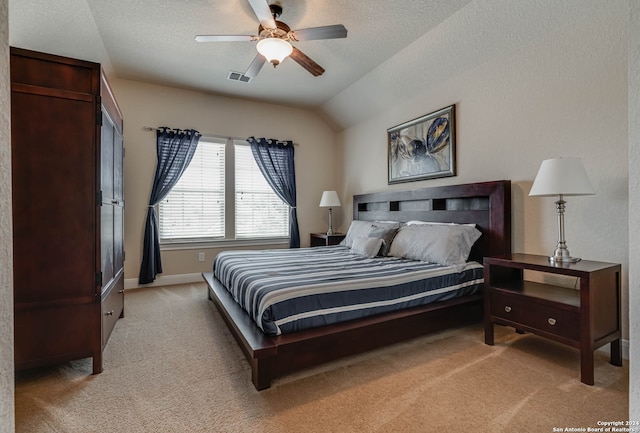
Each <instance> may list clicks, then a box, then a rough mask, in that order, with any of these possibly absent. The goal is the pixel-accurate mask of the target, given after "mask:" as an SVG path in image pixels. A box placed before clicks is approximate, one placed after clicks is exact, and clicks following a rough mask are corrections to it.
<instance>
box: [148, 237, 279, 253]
mask: <svg viewBox="0 0 640 433" xmlns="http://www.w3.org/2000/svg"><path fill="white" fill-rule="evenodd" d="M288 244H289V238H272V239H225V240H218V241H201V242H179V241H176V242H163V243H161V244H160V250H161V251H172V250H201V249H219V248H225V247H259V246H267V245H288Z"/></svg>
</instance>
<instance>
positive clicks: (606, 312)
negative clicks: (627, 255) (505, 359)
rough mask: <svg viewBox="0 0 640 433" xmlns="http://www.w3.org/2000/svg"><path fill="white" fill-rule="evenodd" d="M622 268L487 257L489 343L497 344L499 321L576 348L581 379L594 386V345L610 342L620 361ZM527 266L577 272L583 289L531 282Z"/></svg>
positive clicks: (525, 256)
mask: <svg viewBox="0 0 640 433" xmlns="http://www.w3.org/2000/svg"><path fill="white" fill-rule="evenodd" d="M620 269H621V267H620V265H619V264H614V263H602V262H594V261H588V260H582V261H580V262H578V263H566V264H565V263H562V264H553V263H550V262H549V260H548V258H547V257H546V256H538V255H532V254H512V255H510V256H509V257H485V259H484V281H485V289H484V332H485V334H484V341H485V343H486V344H488V345H493V343H494V341H493V340H494V339H493V325H494V323H497V324H501V325H507V326H512V327H514V328H516V330H517V331H518V332H522V331H526V332H532V333H534V334H537V335H540V336H542V337H546V338H549V339H551V340H554V341H558V342H560V343H564V344H567V345H569V346H572V347H576V348H578V349H579V350H580V380H581V381H582V382H583V383H586V384H587V385H593V383H594V378H593V352H594V350H596V349H597V348H599V347H601V346H604V345H605V344H607V343H611V364H613V365H617V366H621V365H622V347H621V345H620V338H621V332H620V328H621V327H620ZM525 270H526V271H530V272H540V273H543V274H555V275H566V276H571V277H576V278H578V279H579V290H574V289H571V288H565V287H561V286H557V285H554V284H547V283H539V282H534V281H527V280H526V279H525V278H524V276H523V274H524V272H523V271H525ZM535 279H536V280H538V278H535ZM547 279H549V278H547ZM543 280H544V278H543Z"/></svg>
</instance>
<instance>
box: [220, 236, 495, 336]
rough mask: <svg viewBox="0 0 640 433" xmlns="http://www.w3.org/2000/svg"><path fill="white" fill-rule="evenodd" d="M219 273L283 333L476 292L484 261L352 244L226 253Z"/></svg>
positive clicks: (268, 328)
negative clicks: (433, 258)
mask: <svg viewBox="0 0 640 433" xmlns="http://www.w3.org/2000/svg"><path fill="white" fill-rule="evenodd" d="M213 271H214V274H215V276H216V277H217V279H218V280H219V281H220V282H221V283H222V284H223V285H224V286H225V287H226V288H227V290H228V291H229V292H230V293H231V294H232V295H233V297H234V299H235V300H236V302H238V303H239V304H240V305H241V306H242V308H244V310H245V311H247V313H249V315H250V316H251V317H252V318H253V320H254V321H255V322H256V323H257V325H258V326H259V327H260V328H261V329H262V331H263V332H265V333H266V334H270V335H280V334H284V333H290V332H295V331H300V330H303V329H308V328H313V327H318V326H323V325H327V324H331V323H337V322H342V321H346V320H351V319H357V318H361V317H365V316H370V315H374V314H379V313H385V312H389V311H394V310H401V309H405V308H409V307H414V306H417V305H423V304H428V303H430V302H438V301H444V300H448V299H453V298H456V297H460V296H465V295H470V294H473V293H476V292H478V291H479V290H480V288H481V287H482V283H483V272H482V271H483V269H482V266H481V265H480V264H478V263H476V262H469V263H466V264H464V265H460V266H441V265H437V264H433V263H426V262H419V261H414V260H405V259H398V258H395V257H376V258H373V259H368V258H366V257H364V256H361V255H358V254H355V253H352V252H351V250H350V249H349V248H348V247H344V246H329V247H315V248H300V249H287V250H262V251H225V252H221V253H220V254H218V255H217V257H216V258H215V260H214V262H213Z"/></svg>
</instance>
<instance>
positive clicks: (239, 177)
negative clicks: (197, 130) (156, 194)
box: [158, 137, 289, 244]
mask: <svg viewBox="0 0 640 433" xmlns="http://www.w3.org/2000/svg"><path fill="white" fill-rule="evenodd" d="M158 213H159V227H160V242H161V243H163V244H168V243H189V242H208V241H224V240H252V239H273V238H288V236H289V206H287V204H286V203H284V202H283V201H282V200H280V198H278V196H277V195H276V194H275V193H274V192H273V190H272V189H271V187H270V186H269V184H268V183H267V181H266V179H265V178H264V176H262V173H261V172H260V169H259V168H258V165H257V164H256V162H255V160H254V158H253V154H252V153H251V147H250V146H249V144H248V143H247V142H246V141H240V140H224V139H215V138H206V137H202V138H201V139H200V142H199V143H198V148H197V150H196V152H195V154H194V155H193V159H192V160H191V163H190V164H189V166H188V167H187V169H186V170H185V172H184V173H183V175H182V177H181V178H180V180H179V181H178V183H177V184H176V185H175V186H174V188H173V189H172V190H171V192H170V193H169V194H168V195H167V197H165V199H164V200H162V201H161V202H160V204H159V212H158Z"/></svg>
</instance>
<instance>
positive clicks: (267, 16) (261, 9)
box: [249, 0, 276, 29]
mask: <svg viewBox="0 0 640 433" xmlns="http://www.w3.org/2000/svg"><path fill="white" fill-rule="evenodd" d="M249 4H250V5H251V8H252V9H253V12H254V13H255V14H256V16H257V17H258V21H260V24H262V27H264V28H265V29H275V28H276V22H275V20H274V19H273V15H271V9H269V4H268V3H267V2H266V0H249Z"/></svg>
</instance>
